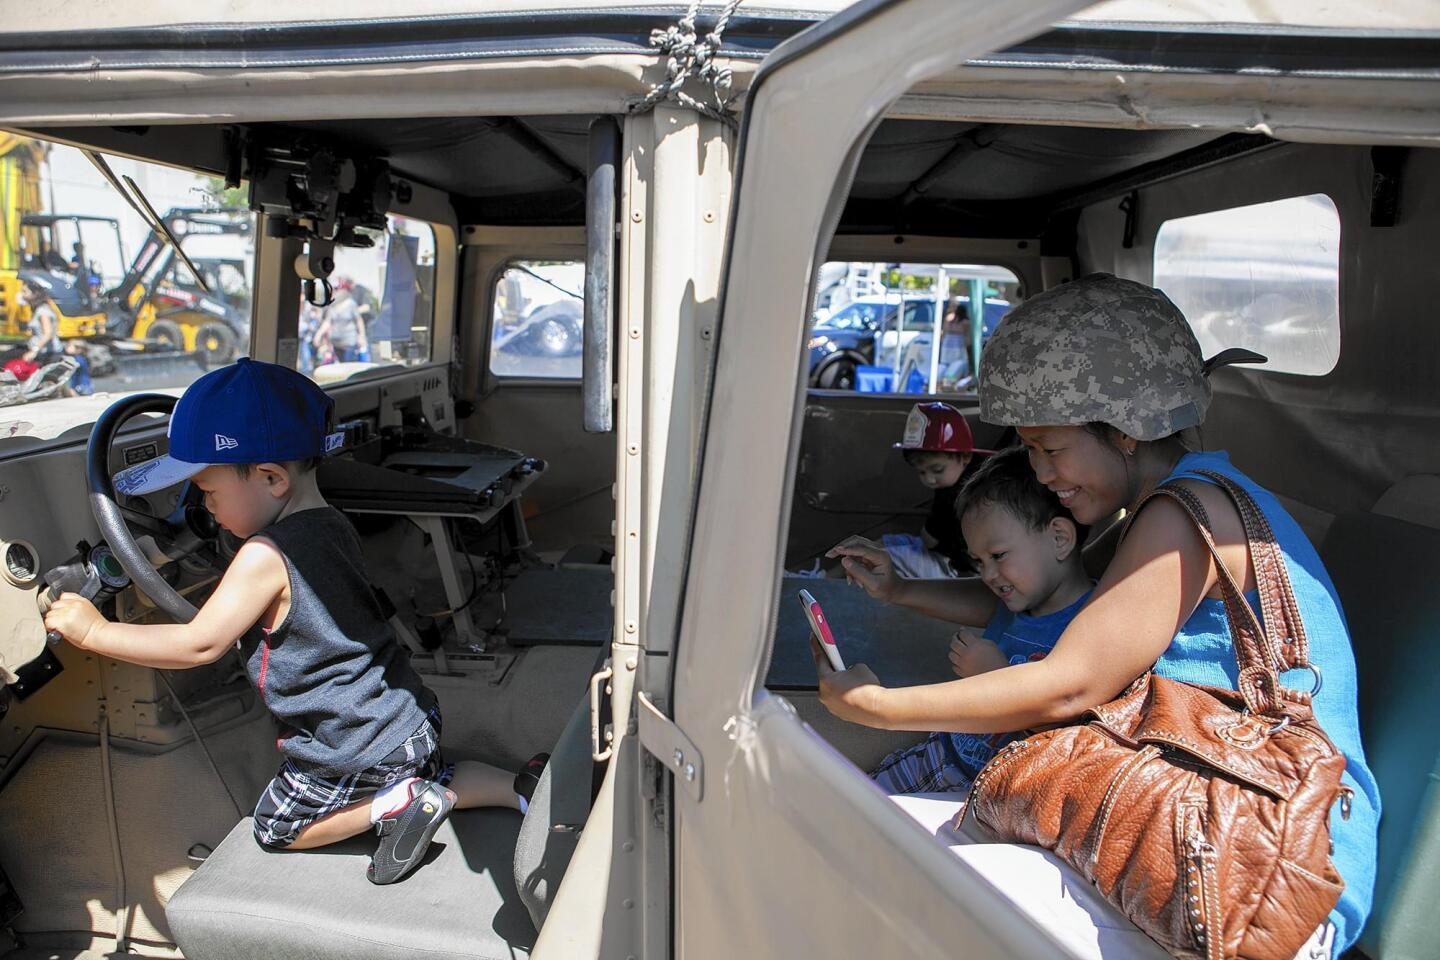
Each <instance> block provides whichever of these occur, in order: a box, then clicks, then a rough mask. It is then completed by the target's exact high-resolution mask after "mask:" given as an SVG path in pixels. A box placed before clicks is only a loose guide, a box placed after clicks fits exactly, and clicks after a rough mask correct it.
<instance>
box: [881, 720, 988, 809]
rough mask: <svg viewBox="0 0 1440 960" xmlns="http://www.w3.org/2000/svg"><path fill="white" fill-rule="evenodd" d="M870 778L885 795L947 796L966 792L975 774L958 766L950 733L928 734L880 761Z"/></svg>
mask: <svg viewBox="0 0 1440 960" xmlns="http://www.w3.org/2000/svg"><path fill="white" fill-rule="evenodd" d="M870 779H871V780H874V781H875V783H876V784H877V785H878V786H879V787H880V789H881V790H884V791H885V792H886V793H889V794H897V793H950V792H953V791H957V790H969V789H970V784H971V783H972V782H973V781H974V779H975V775H974V774H973V773H971V772H970V771H969V770H967V769H966V768H965V767H963V766H961V764H960V762H959V758H958V757H957V756H956V755H955V749H954V747H952V746H951V744H950V734H948V733H932V734H930V736H928V737H926V738H925V739H924V740H921V741H920V742H919V743H917V744H915V746H913V747H906V748H905V749H904V750H896V751H895V752H894V753H892V754H890V755H889V756H888V757H886V758H885V759H884V760H881V761H880V766H878V767H876V768H875V770H874V771H873V772H872V773H871V774H870Z"/></svg>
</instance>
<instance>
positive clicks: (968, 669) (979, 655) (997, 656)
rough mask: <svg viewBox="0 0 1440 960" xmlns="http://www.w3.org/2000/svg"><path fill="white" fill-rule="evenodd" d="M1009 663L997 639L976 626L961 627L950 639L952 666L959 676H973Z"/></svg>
mask: <svg viewBox="0 0 1440 960" xmlns="http://www.w3.org/2000/svg"><path fill="white" fill-rule="evenodd" d="M1009 665H1010V661H1009V659H1008V658H1007V657H1006V656H1005V654H1004V653H1003V652H1002V651H1001V650H1000V648H999V647H998V646H996V644H995V641H993V640H989V639H987V638H986V637H985V635H984V634H983V633H981V632H980V631H979V630H976V629H975V628H974V627H961V628H960V629H959V630H957V631H956V632H955V636H954V638H953V639H951V641H950V666H951V668H952V669H954V671H955V676H957V677H973V676H975V675H976V674H980V673H988V672H990V671H991V670H999V669H1000V668H1001V667H1008V666H1009Z"/></svg>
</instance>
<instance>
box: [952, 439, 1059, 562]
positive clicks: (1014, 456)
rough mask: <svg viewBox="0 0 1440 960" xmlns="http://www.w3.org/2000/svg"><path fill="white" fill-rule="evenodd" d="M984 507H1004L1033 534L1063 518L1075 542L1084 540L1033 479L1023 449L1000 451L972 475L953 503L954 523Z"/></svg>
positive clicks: (1050, 493)
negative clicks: (1070, 526) (1053, 521)
mask: <svg viewBox="0 0 1440 960" xmlns="http://www.w3.org/2000/svg"><path fill="white" fill-rule="evenodd" d="M986 504H988V505H994V506H999V507H1003V508H1004V509H1006V510H1008V511H1009V512H1010V513H1011V514H1012V515H1014V516H1015V518H1016V519H1018V520H1019V521H1020V522H1022V523H1024V524H1025V525H1026V526H1028V527H1030V529H1032V530H1044V529H1045V527H1046V526H1048V525H1049V523H1050V521H1051V520H1054V519H1055V518H1056V517H1064V518H1065V519H1066V520H1069V521H1070V522H1071V523H1073V524H1075V529H1076V530H1077V531H1078V533H1077V542H1081V543H1083V542H1084V540H1085V532H1086V528H1085V526H1084V525H1082V524H1080V523H1078V522H1076V520H1075V518H1074V516H1072V515H1071V513H1070V511H1069V510H1067V509H1066V508H1065V507H1064V506H1063V505H1062V504H1061V503H1060V498H1059V497H1057V496H1055V493H1054V491H1052V490H1051V489H1050V488H1049V487H1047V486H1045V485H1044V484H1043V483H1041V482H1040V481H1039V480H1037V479H1035V471H1034V470H1031V469H1030V455H1029V454H1028V453H1026V451H1025V448H1024V447H1011V448H1009V449H1008V450H1001V451H1000V452H999V453H997V454H995V455H993V456H991V457H990V458H988V459H987V460H986V461H985V462H984V463H982V464H981V465H980V467H979V469H977V470H976V471H975V472H974V473H973V474H971V476H970V479H968V480H966V481H965V485H964V486H963V487H961V488H960V495H959V496H958V497H957V498H956V500H955V519H957V520H963V519H964V518H965V514H966V513H968V512H969V511H970V510H971V509H972V508H974V507H978V506H981V505H986Z"/></svg>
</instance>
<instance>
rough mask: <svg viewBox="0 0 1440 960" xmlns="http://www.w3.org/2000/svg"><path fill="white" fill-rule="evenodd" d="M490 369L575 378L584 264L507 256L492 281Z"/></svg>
mask: <svg viewBox="0 0 1440 960" xmlns="http://www.w3.org/2000/svg"><path fill="white" fill-rule="evenodd" d="M494 305H495V306H494V310H493V312H492V314H491V322H490V372H491V373H493V374H495V375H496V376H497V377H525V378H530V379H545V380H579V379H580V377H581V374H582V368H583V357H582V353H583V349H584V346H585V341H584V336H585V264H584V263H583V262H582V261H579V260H512V261H511V262H510V263H509V264H508V265H506V267H505V270H504V271H503V272H502V273H501V274H500V279H499V280H497V281H496V283H495V297H494Z"/></svg>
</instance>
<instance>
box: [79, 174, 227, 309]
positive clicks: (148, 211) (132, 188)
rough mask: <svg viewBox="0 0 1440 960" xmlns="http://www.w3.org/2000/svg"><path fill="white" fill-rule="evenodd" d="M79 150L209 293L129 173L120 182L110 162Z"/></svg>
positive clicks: (206, 284) (209, 290)
mask: <svg viewBox="0 0 1440 960" xmlns="http://www.w3.org/2000/svg"><path fill="white" fill-rule="evenodd" d="M80 152H81V153H83V154H84V155H85V159H86V160H89V161H90V162H91V163H92V164H94V165H95V169H96V170H99V171H100V175H101V176H102V177H104V178H105V181H106V182H107V183H109V184H110V186H111V187H112V188H114V190H115V192H116V193H118V194H120V196H121V197H123V198H124V199H125V202H126V203H128V204H130V208H131V209H132V210H134V211H135V212H136V213H138V214H139V215H140V219H141V220H143V221H145V224H146V226H148V227H149V228H150V229H151V230H153V231H155V232H156V233H157V234H159V235H160V236H162V237H164V238H165V241H166V242H167V243H169V244H170V246H171V247H172V248H174V250H175V253H176V254H177V255H178V256H179V257H180V259H181V261H182V262H184V264H185V269H186V270H189V271H190V276H191V277H193V278H194V279H195V283H196V284H197V285H199V287H200V289H201V290H204V291H205V292H206V293H211V292H212V291H211V289H210V284H208V283H206V282H205V278H204V277H202V276H201V275H200V271H199V270H197V269H196V268H195V264H194V263H193V262H192V261H191V260H190V257H189V255H188V254H186V253H185V251H184V250H183V249H181V247H180V241H179V240H177V239H175V234H173V233H171V232H170V228H169V227H168V226H166V225H165V221H164V220H161V219H160V214H158V213H156V212H155V208H154V207H153V206H151V204H150V200H149V198H147V197H146V196H145V194H144V193H143V192H141V190H140V187H139V185H138V184H136V183H135V181H134V180H132V179H130V177H129V175H126V177H125V183H124V184H122V183H121V182H120V178H119V177H117V176H115V171H114V170H111V169H110V164H108V163H106V162H105V158H104V157H102V156H100V154H98V153H96V152H95V151H94V150H81V151H80ZM127 186H128V187H129V189H128V190H127V189H126V187H127ZM142 205H143V206H142Z"/></svg>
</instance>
